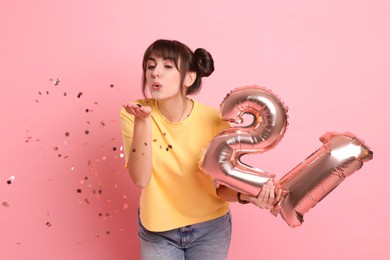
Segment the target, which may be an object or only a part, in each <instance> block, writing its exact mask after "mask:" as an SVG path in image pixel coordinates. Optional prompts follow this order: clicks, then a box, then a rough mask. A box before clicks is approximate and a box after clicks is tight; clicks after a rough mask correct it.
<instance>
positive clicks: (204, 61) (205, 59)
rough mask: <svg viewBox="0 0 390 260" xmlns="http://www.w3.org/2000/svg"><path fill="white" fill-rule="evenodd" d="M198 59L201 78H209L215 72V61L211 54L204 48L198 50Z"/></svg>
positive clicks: (196, 54)
mask: <svg viewBox="0 0 390 260" xmlns="http://www.w3.org/2000/svg"><path fill="white" fill-rule="evenodd" d="M194 55H195V57H196V58H197V59H198V68H199V70H198V73H199V74H200V76H201V77H208V76H210V75H211V73H213V71H214V60H213V57H212V56H211V54H210V53H209V52H208V51H206V50H205V49H203V48H198V49H196V50H195V52H194Z"/></svg>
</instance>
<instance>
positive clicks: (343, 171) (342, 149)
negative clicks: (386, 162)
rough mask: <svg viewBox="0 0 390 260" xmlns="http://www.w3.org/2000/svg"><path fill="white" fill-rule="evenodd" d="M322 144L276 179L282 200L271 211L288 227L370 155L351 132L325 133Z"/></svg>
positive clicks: (301, 217) (299, 219) (369, 158)
mask: <svg viewBox="0 0 390 260" xmlns="http://www.w3.org/2000/svg"><path fill="white" fill-rule="evenodd" d="M320 140H321V141H322V142H323V146H322V147H321V148H320V149H318V150H317V151H316V152H314V153H313V154H311V155H310V156H309V157H308V158H306V159H305V160H304V161H303V162H302V163H300V164H299V165H298V166H296V167H295V168H294V169H292V170H291V171H290V172H289V173H287V174H286V175H285V176H283V178H282V179H280V180H279V181H278V182H277V189H278V188H281V189H283V190H284V196H283V198H282V200H281V201H280V202H279V203H278V204H277V205H275V207H274V208H273V209H272V210H271V212H272V213H273V214H274V215H277V214H278V213H280V214H281V216H282V218H283V219H284V220H285V221H286V222H287V224H288V225H289V226H291V227H296V226H299V225H301V224H302V222H303V215H304V214H305V213H306V212H307V211H309V210H310V209H311V208H312V207H314V206H315V205H316V204H317V203H318V202H319V201H321V200H322V199H323V198H324V197H325V196H327V195H328V194H329V193H330V192H331V191H332V190H333V189H335V188H336V187H337V186H338V185H339V184H340V183H341V182H342V181H344V179H345V178H346V177H348V176H350V175H351V174H353V173H354V172H355V171H357V170H359V169H360V168H361V167H362V166H363V163H364V162H367V161H369V160H371V159H372V158H373V152H372V151H370V149H369V147H368V146H366V145H365V144H364V142H363V141H362V140H360V139H359V138H357V137H356V136H354V135H353V134H351V133H344V134H338V133H330V132H328V133H326V134H325V135H323V136H322V137H321V138H320Z"/></svg>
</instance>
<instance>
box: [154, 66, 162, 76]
mask: <svg viewBox="0 0 390 260" xmlns="http://www.w3.org/2000/svg"><path fill="white" fill-rule="evenodd" d="M161 74H162V70H161V68H160V66H158V65H157V66H156V67H155V68H154V70H153V71H152V76H153V77H155V78H158V77H161Z"/></svg>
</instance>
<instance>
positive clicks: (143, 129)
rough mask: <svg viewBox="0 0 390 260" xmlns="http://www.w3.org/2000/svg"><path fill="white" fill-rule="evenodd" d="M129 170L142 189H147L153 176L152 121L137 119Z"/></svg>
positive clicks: (135, 182)
mask: <svg viewBox="0 0 390 260" xmlns="http://www.w3.org/2000/svg"><path fill="white" fill-rule="evenodd" d="M132 139H133V140H132V143H131V148H130V152H129V159H128V164H127V170H128V172H129V174H130V176H131V178H132V180H133V182H134V184H135V185H137V186H138V187H140V188H145V187H146V186H147V185H148V183H149V181H150V179H151V176H152V120H151V118H150V117H148V118H144V119H136V120H135V122H134V131H133V138H132Z"/></svg>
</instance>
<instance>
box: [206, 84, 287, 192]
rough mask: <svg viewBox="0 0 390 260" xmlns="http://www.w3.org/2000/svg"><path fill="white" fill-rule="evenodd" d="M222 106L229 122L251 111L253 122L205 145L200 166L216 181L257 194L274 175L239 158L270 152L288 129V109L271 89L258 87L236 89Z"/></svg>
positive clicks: (233, 129)
mask: <svg viewBox="0 0 390 260" xmlns="http://www.w3.org/2000/svg"><path fill="white" fill-rule="evenodd" d="M220 106H221V115H222V118H223V119H224V120H226V121H229V122H232V123H236V124H238V123H242V122H243V121H244V115H245V114H249V115H251V116H252V117H253V122H252V123H251V124H248V125H247V126H237V127H231V128H228V129H226V130H225V131H223V132H222V133H220V134H219V135H217V136H216V137H215V138H214V139H213V140H212V141H211V142H210V143H209V144H208V146H207V147H206V148H205V150H204V152H203V156H202V159H201V161H200V168H201V169H202V170H203V171H204V172H205V173H206V174H209V175H210V176H211V177H212V178H213V180H214V181H215V182H216V183H217V184H222V185H225V186H228V187H231V188H233V189H235V190H237V191H240V192H243V193H247V194H250V195H252V196H257V195H258V194H259V192H260V190H261V187H262V186H263V185H264V184H265V183H266V182H268V181H269V180H272V179H273V178H274V175H272V174H268V173H266V172H264V171H262V170H260V169H257V168H253V167H251V166H249V165H246V164H244V163H242V162H241V161H240V158H241V156H243V155H245V154H247V153H261V152H265V151H268V150H269V149H271V148H273V147H275V146H276V145H277V144H278V143H279V141H280V140H281V138H282V137H283V135H284V133H285V131H286V128H287V108H286V107H285V106H284V105H283V103H282V102H281V101H280V100H279V99H278V97H276V96H275V95H274V94H273V93H272V92H271V91H270V90H267V89H266V88H264V87H259V86H245V87H239V88H236V89H234V90H233V91H231V92H230V93H229V94H228V95H227V96H226V97H225V99H224V100H223V102H222V103H221V105H220Z"/></svg>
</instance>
